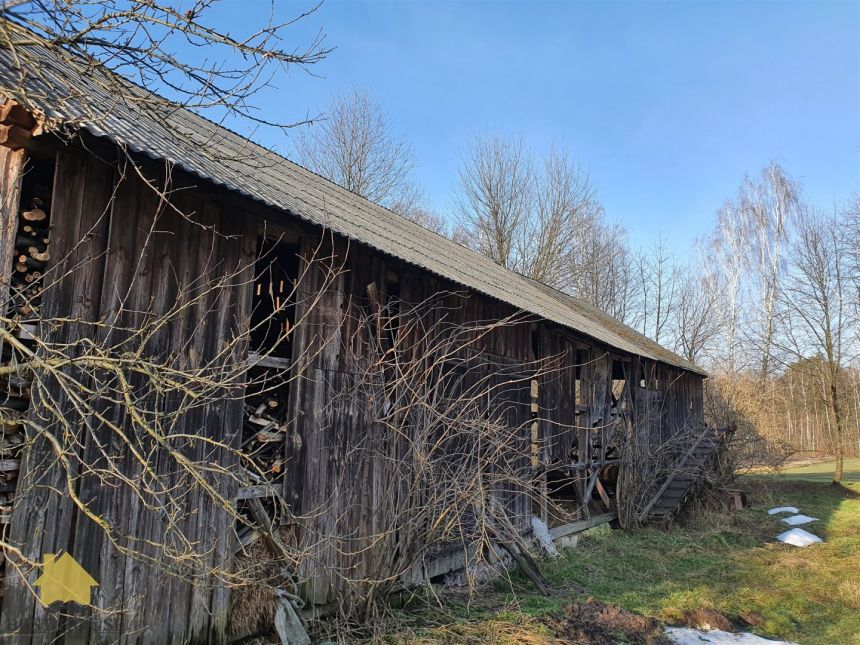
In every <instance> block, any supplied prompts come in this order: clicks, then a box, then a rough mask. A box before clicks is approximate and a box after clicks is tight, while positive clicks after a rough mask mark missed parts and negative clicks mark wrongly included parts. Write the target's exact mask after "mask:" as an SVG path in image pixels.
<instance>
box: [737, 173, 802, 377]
mask: <svg viewBox="0 0 860 645" xmlns="http://www.w3.org/2000/svg"><path fill="white" fill-rule="evenodd" d="M798 193H799V189H798V186H797V183H796V182H795V181H794V180H792V179H791V178H790V177H789V176H788V175H787V174H786V173H785V171H784V170H783V169H782V168H781V167H780V166H779V165H778V164H776V163H773V162H771V164H770V165H769V166H767V167H766V168H764V169H763V170H762V171H761V176H760V178H759V179H758V180H757V181H756V180H753V179H752V178H751V177H746V178H745V179H744V182H743V184H742V186H741V188H740V190H739V192H738V196H737V199H736V204H735V207H736V208H737V209H738V211H739V212H740V214H741V217H743V219H744V220H745V226H746V229H747V231H748V236H749V240H750V252H751V256H752V257H751V258H750V266H751V268H752V274H751V275H752V282H753V285H751V286H752V288H753V289H754V290H755V294H754V296H753V298H752V300H753V302H754V303H755V305H756V306H755V309H756V311H757V314H756V315H755V316H754V317H753V318H752V320H751V323H750V327H751V329H750V331H751V332H752V333H753V335H754V337H753V338H752V342H753V344H754V345H755V346H756V350H757V353H758V354H759V361H758V364H759V378H760V380H761V382H764V381H766V380H767V378H768V377H769V376H770V370H771V363H772V360H771V359H772V356H771V353H772V351H773V338H774V333H775V328H774V324H775V320H776V316H777V312H776V306H777V304H778V302H777V292H778V290H779V280H780V278H781V276H782V273H783V265H784V259H783V251H784V248H783V247H784V245H785V243H786V242H787V241H788V235H789V230H790V229H789V227H790V225H791V223H792V220H794V219H795V217H796V213H797V210H798V209H799V207H800V202H799V198H798Z"/></svg>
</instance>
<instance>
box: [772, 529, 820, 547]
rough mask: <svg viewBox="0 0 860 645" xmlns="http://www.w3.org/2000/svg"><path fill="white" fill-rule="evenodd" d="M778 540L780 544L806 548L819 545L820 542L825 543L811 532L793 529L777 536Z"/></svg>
mask: <svg viewBox="0 0 860 645" xmlns="http://www.w3.org/2000/svg"><path fill="white" fill-rule="evenodd" d="M776 539H777V540H779V541H780V542H785V543H786V544H790V545H792V546H799V547H806V546H809V545H810V544H817V543H818V542H822V541H823V540H822V539H821V538H820V537H818V536H817V535H813V534H812V533H810V532H809V531H804V530H803V529H791V530H790V531H786V532H785V533H780V534H779V535H777V536H776Z"/></svg>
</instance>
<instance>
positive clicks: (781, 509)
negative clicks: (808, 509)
mask: <svg viewBox="0 0 860 645" xmlns="http://www.w3.org/2000/svg"><path fill="white" fill-rule="evenodd" d="M777 513H800V511H799V510H798V509H797V507H796V506H777V507H776V508H772V509H770V510H769V511H768V512H767V514H768V515H776V514H777Z"/></svg>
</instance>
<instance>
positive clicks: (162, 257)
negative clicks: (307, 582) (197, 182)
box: [0, 150, 256, 643]
mask: <svg viewBox="0 0 860 645" xmlns="http://www.w3.org/2000/svg"><path fill="white" fill-rule="evenodd" d="M175 200H176V202H175V203H177V204H179V205H181V207H182V208H183V210H184V211H185V212H186V213H194V214H195V215H194V216H193V219H194V220H195V222H196V223H192V222H191V221H190V220H189V219H188V218H185V217H182V216H180V215H178V214H177V213H175V212H174V211H173V210H172V209H169V208H165V207H164V204H163V202H161V201H160V200H159V199H158V197H157V195H156V194H155V192H153V191H152V190H151V189H150V188H149V187H147V186H145V185H144V184H143V182H142V181H141V179H140V178H139V177H138V176H137V174H136V173H135V172H134V171H133V170H132V169H131V168H129V167H123V168H119V167H118V166H117V165H116V164H107V163H103V162H102V161H100V160H98V159H97V158H96V157H94V156H92V155H79V154H77V153H76V152H74V151H71V150H63V151H60V152H59V153H58V154H57V157H56V167H55V176H54V194H53V200H52V201H53V204H52V212H51V222H52V229H51V250H52V260H51V261H50V262H51V264H49V266H48V268H47V269H46V287H45V292H44V294H43V298H42V308H43V318H48V317H55V316H56V317H68V318H69V319H71V320H75V319H80V321H81V322H74V323H73V322H68V323H66V324H60V325H52V326H48V325H42V328H41V329H40V332H39V334H40V337H42V338H45V339H47V340H48V341H49V342H52V343H63V342H74V341H75V340H77V339H79V338H82V337H92V336H96V337H97V338H98V339H99V340H100V341H102V342H103V343H119V344H120V345H121V343H122V342H123V338H124V336H123V335H124V334H126V332H125V331H124V328H129V327H134V326H135V325H138V324H140V323H141V322H142V321H143V320H145V319H148V318H151V317H152V316H158V315H159V314H160V313H162V312H164V311H166V310H167V309H168V308H170V307H171V306H173V304H174V302H176V300H177V298H179V299H181V298H182V297H183V294H184V297H186V298H187V297H188V293H189V285H190V284H192V283H193V282H194V281H195V280H199V279H200V278H201V276H211V277H215V276H218V275H228V274H231V273H232V272H235V271H237V269H238V268H240V267H242V266H250V267H252V266H253V259H254V253H255V250H256V249H255V242H256V236H255V231H256V224H255V222H254V221H253V219H252V218H251V217H248V216H246V215H245V214H243V213H242V212H241V211H236V210H232V209H230V210H228V209H225V208H222V207H220V206H219V205H218V204H217V203H215V202H213V201H210V200H207V199H205V198H203V197H202V196H201V195H200V194H199V193H194V192H187V191H185V192H181V193H179V194H178V195H177V196H176V197H175ZM216 231H218V233H216ZM225 234H226V235H225ZM49 275H51V276H52V277H51V278H48V277H47V276H49ZM250 277H251V274H250V273H248V272H247V271H246V272H244V273H239V274H238V275H236V276H235V277H234V280H233V282H232V285H233V286H232V287H228V288H225V289H223V290H220V291H215V292H212V293H211V294H208V295H207V296H206V297H205V298H203V300H202V301H200V302H199V303H197V304H195V305H194V306H192V307H189V308H188V309H187V310H186V311H185V312H184V313H183V314H182V315H181V316H180V317H178V318H176V319H175V320H174V321H173V322H172V323H171V324H170V325H167V326H164V327H163V328H162V329H161V330H160V331H158V333H156V334H155V335H154V336H153V338H152V339H151V340H150V341H149V343H148V345H147V348H146V351H147V352H148V353H152V354H155V355H159V356H172V357H173V359H174V360H175V361H178V362H182V363H184V364H186V365H190V366H194V365H201V364H203V363H205V362H206V361H208V360H211V359H212V358H213V357H214V356H215V355H216V354H217V353H218V352H219V350H220V349H221V348H222V347H223V345H224V343H225V342H226V339H229V338H231V337H232V336H233V335H234V334H238V333H241V331H242V326H243V325H244V324H246V320H247V317H248V311H249V306H250V290H249V289H248V287H247V284H246V283H245V282H246V281H247V280H248V279H249V278H250ZM85 321H100V322H101V323H108V325H105V326H99V327H98V328H95V327H93V326H90V325H87V324H86V322H85ZM129 349H135V348H134V347H130V348H129ZM82 378H83V379H84V381H83V382H84V384H85V385H86V384H87V381H86V376H85V375H82ZM130 382H131V387H132V388H133V389H135V395H138V396H141V397H142V405H143V407H146V408H148V409H151V410H155V409H159V406H164V409H175V408H176V406H177V405H179V398H178V394H177V393H175V392H171V393H167V394H166V395H165V396H159V397H156V396H155V395H154V394H152V393H146V392H143V391H142V390H139V389H138V388H143V387H145V384H144V383H143V382H141V379H139V378H135V377H134V376H133V375H132V376H131V381H130ZM42 391H43V392H44V394H45V396H47V397H48V398H49V399H51V400H52V402H53V405H55V406H56V407H57V408H58V409H59V410H63V409H66V408H67V407H68V406H69V405H70V403H69V401H68V398H67V396H66V395H65V393H63V392H62V391H60V390H59V389H56V388H55V387H53V386H52V384H51V383H47V384H46V385H45V387H44V388H43V389H42ZM44 404H45V402H44V401H38V400H34V401H33V402H32V404H31V412H30V414H31V417H32V418H34V420H36V421H42V420H43V419H41V418H40V416H43V415H40V412H39V410H40V409H44V408H43V406H44ZM103 413H104V414H105V416H106V418H109V419H113V420H114V421H116V422H119V423H120V424H122V419H121V418H119V417H118V416H117V415H118V414H119V411H118V410H116V409H112V408H111V407H110V406H109V405H107V404H106V405H105V407H104V410H103ZM241 415H242V409H241V402H240V401H236V400H225V401H224V402H219V403H218V404H216V405H212V406H209V407H208V408H201V409H196V410H194V411H193V412H191V413H189V414H187V415H185V416H184V417H183V419H182V422H181V424H180V425H179V427H177V428H175V430H176V431H177V432H185V433H189V434H196V435H203V436H211V437H215V438H218V439H221V440H223V441H224V442H226V443H228V444H235V443H236V439H237V437H238V434H237V432H238V430H239V429H240V428H241ZM45 419H47V417H45ZM48 422H49V423H50V424H51V425H49V426H48V427H47V430H48V431H49V432H59V431H61V428H58V427H57V426H56V423H53V422H51V421H50V420H48ZM77 430H78V431H79V435H78V437H77V441H78V451H79V452H80V453H82V456H83V460H84V462H85V463H93V464H98V462H99V459H101V457H100V456H99V448H98V445H99V443H100V444H101V445H102V446H104V449H105V452H106V453H107V454H110V455H114V456H115V458H116V459H120V460H123V464H124V468H125V470H126V472H127V473H128V475H129V477H130V478H131V480H132V481H134V480H135V479H136V478H139V477H141V476H142V474H141V472H140V465H139V463H137V462H135V461H134V460H133V459H131V457H130V456H129V454H128V449H127V448H125V447H123V446H122V445H121V443H120V442H119V440H118V439H117V436H116V434H115V433H113V432H111V431H109V430H108V429H107V428H106V427H105V426H104V425H103V424H99V423H97V422H96V421H95V420H94V421H92V423H91V425H90V426H89V427H87V428H84V427H79V428H77ZM131 440H132V442H133V443H135V444H136V445H137V447H138V449H140V450H142V451H147V450H150V449H153V445H152V443H151V440H150V439H149V438H147V437H131ZM193 445H194V447H193V448H191V447H186V448H183V450H187V451H188V457H189V458H192V459H204V458H207V459H213V460H217V461H219V462H222V463H229V462H230V460H231V459H233V457H232V456H231V455H230V454H229V453H227V452H226V451H224V450H217V451H214V452H213V451H210V454H205V455H204V452H203V451H204V448H202V444H201V443H200V442H194V444H193ZM165 461H166V460H164V459H158V460H155V462H154V463H153V464H151V465H152V467H153V468H154V469H155V472H156V474H157V475H158V476H160V477H163V478H164V480H165V481H169V482H171V483H175V484H176V485H177V486H178V487H180V489H182V487H185V488H186V489H187V490H188V499H189V508H194V507H195V506H196V509H195V512H193V513H191V514H190V515H188V516H187V517H184V518H183V519H182V525H181V527H180V530H181V531H182V533H183V534H185V535H186V536H187V538H188V539H189V540H191V541H194V542H197V543H198V544H199V551H200V552H203V553H207V554H208V555H207V558H208V562H207V564H208V565H209V566H211V567H219V566H225V565H228V564H229V559H230V558H231V557H232V549H231V548H230V540H231V535H232V534H233V532H232V522H231V521H230V520H229V519H228V517H227V514H226V513H225V512H224V510H223V509H221V508H218V507H216V506H214V505H213V504H212V502H211V500H210V499H209V498H207V497H206V496H205V495H201V494H200V491H199V489H198V488H197V487H196V486H195V485H194V484H193V483H192V482H184V481H181V480H180V478H179V477H180V476H179V475H178V474H177V472H176V468H175V467H171V465H170V464H169V463H165ZM67 475H68V476H70V477H71V478H72V481H73V486H74V488H75V490H76V493H77V495H78V496H79V497H80V499H81V500H82V502H83V503H85V504H89V505H90V508H91V509H92V510H93V511H94V512H95V513H96V514H97V515H101V516H103V517H105V518H107V519H108V520H109V521H110V522H112V523H114V525H116V526H118V527H119V530H118V532H117V535H116V536H115V539H116V541H117V544H116V545H115V544H113V543H112V541H111V540H109V539H108V538H107V536H106V533H105V531H104V530H103V529H102V528H101V527H98V526H96V525H95V524H94V523H93V522H92V521H91V520H90V519H88V518H87V517H86V516H85V515H84V514H82V513H81V512H80V511H79V509H78V508H77V507H76V506H75V505H74V504H73V503H72V501H71V499H70V496H69V495H68V494H64V491H65V490H67V487H66V483H67V480H66V476H67ZM212 483H213V485H214V486H215V487H216V488H217V489H218V490H219V492H221V493H222V494H224V495H225V496H227V497H228V498H229V497H230V496H232V492H231V490H230V488H231V484H230V483H229V482H226V481H214V482H212ZM166 519H167V518H165V517H164V516H163V515H162V514H161V513H160V512H159V511H158V509H152V508H146V507H143V506H142V504H141V502H140V500H139V499H138V498H137V497H136V496H135V495H133V494H131V493H130V490H129V489H128V488H125V489H123V488H116V489H113V490H105V489H104V488H103V485H102V483H101V482H100V481H99V480H98V479H97V478H96V477H94V476H91V475H83V476H81V473H78V472H71V473H69V472H66V469H64V468H63V467H62V466H61V464H60V463H59V461H58V459H57V456H56V455H55V454H54V452H53V451H52V449H51V447H50V445H49V443H48V442H47V441H46V440H45V439H43V438H38V439H36V440H35V441H34V442H33V444H32V446H30V447H29V449H28V450H27V451H26V454H25V457H24V460H23V465H22V472H21V478H20V481H19V485H18V495H17V497H16V500H15V507H14V513H13V518H12V532H11V542H12V543H13V544H14V545H16V546H18V547H19V548H20V549H21V551H22V554H23V555H24V557H25V558H28V559H31V560H32V561H34V562H39V561H41V559H42V556H43V554H45V553H58V552H61V551H67V552H69V553H70V554H72V556H73V557H75V558H76V559H77V560H78V561H79V562H80V563H81V564H82V565H83V566H84V568H85V569H86V570H87V571H88V572H89V573H90V574H91V575H92V576H93V577H94V578H95V579H96V580H97V581H98V583H99V586H98V587H97V588H96V589H95V590H94V594H93V604H94V605H95V607H97V610H94V611H92V612H90V611H89V610H84V609H82V608H81V607H79V606H77V605H72V604H69V606H68V607H58V606H52V607H51V608H50V609H46V608H44V607H42V606H41V604H40V603H39V602H37V601H36V599H35V597H34V594H33V591H32V587H31V585H32V584H33V582H34V580H35V578H36V577H37V575H38V573H39V571H38V570H37V569H31V568H29V567H28V568H25V569H22V573H21V574H16V573H15V570H14V568H13V567H8V568H7V580H6V590H5V600H4V606H3V616H2V624H0V630H2V631H3V632H4V633H18V634H20V636H19V637H18V640H17V642H21V643H29V642H49V641H50V640H51V639H52V638H53V636H52V635H53V634H59V633H66V634H68V636H67V640H68V642H115V641H116V640H117V639H118V637H119V635H120V634H123V635H124V641H128V642H136V641H140V642H170V641H171V640H173V641H175V642H187V641H189V640H195V639H198V638H203V639H206V638H209V637H210V635H215V636H216V637H217V635H218V634H222V635H223V632H224V628H225V624H226V619H227V610H228V605H227V603H228V601H229V596H228V594H227V593H226V592H225V591H224V590H223V588H220V587H219V583H217V582H216V581H215V580H214V579H212V578H211V577H209V578H207V577H205V576H204V577H203V578H201V579H198V580H196V581H195V582H193V583H191V582H188V581H185V580H180V579H178V578H176V577H174V576H166V575H164V570H163V564H164V561H163V560H164V557H163V552H162V550H161V549H158V548H155V547H152V546H149V545H148V544H147V541H148V540H152V541H159V540H160V539H162V538H163V535H164V534H163V527H164V523H165V521H166ZM129 535H134V536H136V537H135V538H131V537H128V536H129ZM122 549H135V550H138V551H140V552H142V553H143V554H145V556H146V557H148V558H151V561H148V562H144V561H141V560H140V559H139V558H135V559H133V558H127V557H125V556H124V555H123V553H122V552H121V550H122ZM62 613H65V614H66V615H67V617H65V618H63V617H61V615H62Z"/></svg>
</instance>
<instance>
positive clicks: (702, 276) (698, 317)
mask: <svg viewBox="0 0 860 645" xmlns="http://www.w3.org/2000/svg"><path fill="white" fill-rule="evenodd" d="M718 294H719V290H718V288H717V285H716V280H715V277H714V275H713V274H710V275H709V274H708V273H706V272H704V271H695V270H693V271H688V272H686V274H685V277H684V280H683V281H682V284H681V287H680V291H679V293H678V300H677V305H676V307H675V309H676V310H675V316H674V319H673V320H674V324H675V330H674V337H675V346H676V350H677V351H678V352H679V353H680V354H682V355H683V356H684V357H685V358H686V359H687V360H689V361H691V362H693V363H696V362H698V361H699V359H701V358H702V357H703V356H704V354H705V352H706V351H707V350H709V349H711V348H712V345H713V342H714V340H715V339H716V337H717V335H718V334H719V331H720V319H719V314H718Z"/></svg>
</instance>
